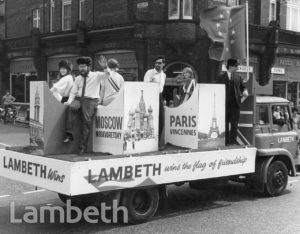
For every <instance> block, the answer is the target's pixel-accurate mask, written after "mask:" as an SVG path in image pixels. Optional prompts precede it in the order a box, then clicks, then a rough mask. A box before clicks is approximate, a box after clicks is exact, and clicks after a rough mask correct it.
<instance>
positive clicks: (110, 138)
mask: <svg viewBox="0 0 300 234" xmlns="http://www.w3.org/2000/svg"><path fill="white" fill-rule="evenodd" d="M158 114H159V86H158V84H156V83H145V82H125V83H124V86H123V88H122V89H121V90H120V92H119V93H118V95H117V96H116V98H115V100H113V101H112V102H111V103H110V104H109V105H108V106H101V107H99V108H98V111H97V114H96V118H95V122H94V127H93V151H94V152H104V153H111V154H131V153H142V152H150V151H156V150H158Z"/></svg>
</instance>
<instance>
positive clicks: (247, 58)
mask: <svg viewBox="0 0 300 234" xmlns="http://www.w3.org/2000/svg"><path fill="white" fill-rule="evenodd" d="M246 66H247V82H248V80H249V11H248V0H246Z"/></svg>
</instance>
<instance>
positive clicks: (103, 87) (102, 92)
mask: <svg viewBox="0 0 300 234" xmlns="http://www.w3.org/2000/svg"><path fill="white" fill-rule="evenodd" d="M105 82H106V81H105V80H101V82H100V94H99V96H100V99H99V103H100V105H102V104H103V100H104V93H105Z"/></svg>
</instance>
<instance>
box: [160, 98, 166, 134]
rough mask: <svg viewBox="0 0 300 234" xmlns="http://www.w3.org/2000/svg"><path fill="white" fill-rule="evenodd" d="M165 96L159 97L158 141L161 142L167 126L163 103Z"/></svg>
mask: <svg viewBox="0 0 300 234" xmlns="http://www.w3.org/2000/svg"><path fill="white" fill-rule="evenodd" d="M163 102H164V101H163V96H162V95H161V94H160V95H159V115H158V139H159V140H160V138H161V136H162V131H163V129H164V125H165V118H164V113H165V112H164V103H163Z"/></svg>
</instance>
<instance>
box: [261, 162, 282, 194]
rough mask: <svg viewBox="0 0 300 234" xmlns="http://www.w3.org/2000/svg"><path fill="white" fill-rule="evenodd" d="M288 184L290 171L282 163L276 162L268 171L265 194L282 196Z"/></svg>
mask: <svg viewBox="0 0 300 234" xmlns="http://www.w3.org/2000/svg"><path fill="white" fill-rule="evenodd" d="M287 183H288V170H287V167H286V165H285V164H284V163H283V162H282V161H274V162H272V163H271V164H270V166H269V168H268V171H267V181H266V183H265V193H266V195H267V196H270V197H274V196H278V195H280V194H281V193H282V192H283V191H284V190H285V188H286V186H287Z"/></svg>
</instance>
